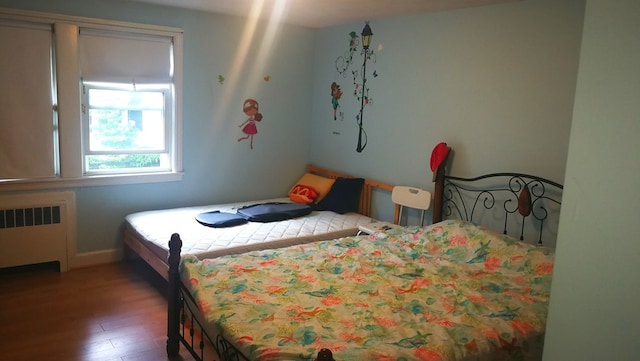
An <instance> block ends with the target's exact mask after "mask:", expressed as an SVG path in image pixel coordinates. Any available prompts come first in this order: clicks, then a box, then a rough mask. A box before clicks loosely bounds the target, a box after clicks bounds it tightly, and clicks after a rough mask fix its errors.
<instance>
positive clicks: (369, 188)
mask: <svg viewBox="0 0 640 361" xmlns="http://www.w3.org/2000/svg"><path fill="white" fill-rule="evenodd" d="M306 172H307V173H312V174H316V175H319V176H322V177H325V178H330V179H337V178H338V177H343V178H354V176H352V175H349V174H346V173H342V172H338V171H334V170H330V169H326V168H321V167H317V166H314V165H311V164H309V165H307V167H306ZM375 189H382V190H385V191H389V192H391V191H392V190H393V186H392V185H390V184H386V183H381V182H376V181H372V180H369V179H365V181H364V185H363V189H362V193H361V195H360V206H359V213H361V214H363V215H365V216H370V215H371V202H372V199H371V198H372V194H373V192H374V190H375ZM394 217H395V220H396V223H397V219H398V217H399V207H396V208H395V215H394ZM123 241H124V254H125V257H126V258H136V257H139V258H141V259H142V260H144V261H145V262H146V263H147V264H148V265H149V266H151V268H153V269H154V270H155V271H156V272H157V273H158V274H160V275H161V276H162V277H163V278H165V279H167V277H168V273H167V272H168V270H169V265H168V263H167V258H166V257H164V258H161V257H158V256H157V255H156V254H155V253H154V252H152V251H151V250H150V249H149V248H148V247H147V246H146V245H145V243H144V242H143V240H142V239H141V238H140V236H139V235H138V234H137V233H136V232H135V231H134V230H133V229H131V228H130V227H129V226H128V225H125V226H124V230H123ZM168 256H169V254H168V252H167V257H168Z"/></svg>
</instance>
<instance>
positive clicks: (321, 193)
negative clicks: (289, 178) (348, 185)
mask: <svg viewBox="0 0 640 361" xmlns="http://www.w3.org/2000/svg"><path fill="white" fill-rule="evenodd" d="M335 181H336V180H335V179H331V178H325V177H321V176H319V175H315V174H311V173H305V174H304V175H303V176H302V178H300V179H299V180H298V181H297V182H296V183H295V185H294V186H293V187H291V189H290V190H289V199H291V200H292V201H294V202H296V201H295V200H294V198H297V196H296V195H294V196H293V198H292V197H291V194H292V192H293V190H294V189H295V188H296V186H307V187H310V188H312V189H313V190H314V191H315V192H316V193H317V197H316V198H315V203H318V202H320V201H321V200H322V198H324V197H325V196H326V195H327V193H329V191H330V190H331V187H332V186H333V183H334V182H335Z"/></svg>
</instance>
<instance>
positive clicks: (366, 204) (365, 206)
mask: <svg viewBox="0 0 640 361" xmlns="http://www.w3.org/2000/svg"><path fill="white" fill-rule="evenodd" d="M307 173H313V174H316V175H320V176H323V177H326V178H331V179H336V178H338V177H342V178H355V177H354V176H353V175H350V174H346V173H341V172H337V171H334V170H330V169H326V168H321V167H317V166H315V165H312V164H309V165H307ZM376 188H378V189H383V190H386V191H389V192H391V191H392V190H393V185H391V184H387V183H382V182H377V181H374V180H371V179H366V178H365V180H364V186H363V187H362V193H361V195H360V207H359V213H361V214H364V215H365V216H369V217H370V216H371V194H372V192H373V190H374V189H376ZM398 211H399V209H396V212H398Z"/></svg>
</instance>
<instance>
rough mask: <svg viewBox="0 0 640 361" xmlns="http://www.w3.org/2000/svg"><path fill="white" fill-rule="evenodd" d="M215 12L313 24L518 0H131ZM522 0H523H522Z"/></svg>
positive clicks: (329, 24)
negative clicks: (256, 15) (277, 16)
mask: <svg viewBox="0 0 640 361" xmlns="http://www.w3.org/2000/svg"><path fill="white" fill-rule="evenodd" d="M127 1H136V2H145V3H152V4H158V5H166V6H173V7H178V8H186V9H193V10H201V11H207V12H214V13H223V14H231V15H240V16H249V15H250V14H251V13H252V12H253V13H255V14H258V15H259V16H261V17H270V16H272V14H274V15H275V14H281V15H279V16H280V17H281V18H282V21H283V22H285V23H289V24H295V25H302V26H306V27H311V28H322V27H327V26H333V25H339V24H347V23H353V22H358V21H365V20H373V19H377V18H382V17H388V16H396V15H406V14H412V13H421V12H433V11H445V10H454V9H462V8H467V7H474V6H483V5H492V4H500V3H506V2H513V1H518V0H127ZM520 1H521V0H520Z"/></svg>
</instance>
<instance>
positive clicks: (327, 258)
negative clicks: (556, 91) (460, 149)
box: [126, 162, 562, 360]
mask: <svg viewBox="0 0 640 361" xmlns="http://www.w3.org/2000/svg"><path fill="white" fill-rule="evenodd" d="M445 166H446V162H443V164H442V165H441V166H440V167H439V168H438V169H437V171H436V178H435V180H436V182H435V190H434V203H433V204H434V208H433V214H434V224H432V225H430V226H426V227H399V226H398V227H393V228H391V229H389V230H387V231H385V232H379V233H376V234H375V235H367V234H361V235H357V233H358V226H357V225H358V222H371V220H372V219H371V218H370V217H369V216H368V215H369V213H368V209H369V207H370V203H369V202H370V194H371V189H374V188H381V189H384V190H386V191H390V190H391V189H392V186H390V185H387V184H381V183H377V182H372V181H366V180H365V182H364V184H365V187H364V188H365V190H364V191H363V193H362V198H361V201H360V211H359V212H358V213H345V214H344V215H347V217H356V218H358V220H356V221H355V222H354V223H350V224H351V225H350V226H345V227H343V228H341V229H340V231H336V232H345V233H347V234H340V235H336V233H334V232H317V233H316V234H315V235H313V237H312V238H314V239H311V238H308V235H305V236H304V237H300V238H296V237H295V236H294V237H288V240H285V239H286V237H285V238H278V239H274V240H266V241H260V242H256V243H252V242H249V244H250V245H249V246H247V244H246V243H244V244H242V246H241V247H240V248H237V247H231V248H229V247H219V249H217V250H214V251H213V252H214V253H208V254H204V255H203V254H202V253H199V254H198V253H194V252H191V250H193V247H191V246H187V247H190V248H187V249H188V250H189V251H188V252H186V253H184V252H183V253H182V254H181V248H182V249H184V248H185V245H189V244H190V243H191V242H192V241H191V240H190V239H191V236H190V233H181V232H179V231H177V232H176V231H175V230H176V229H177V228H176V226H175V225H174V227H171V225H169V226H167V227H165V226H163V227H161V228H166V229H165V230H164V232H167V231H169V230H170V228H173V229H174V232H173V234H171V235H170V236H168V235H166V234H158V235H157V236H156V237H164V242H165V244H166V241H167V240H168V239H171V240H170V242H169V253H170V255H169V258H168V265H167V263H162V266H161V267H158V268H156V269H157V270H158V271H159V272H164V274H165V275H168V282H169V306H168V341H167V352H168V354H169V355H170V356H172V355H176V354H177V353H178V350H179V347H180V345H183V346H184V347H186V348H187V349H188V350H189V351H190V352H191V354H192V355H193V356H194V357H195V358H196V359H200V360H333V359H335V360H539V359H540V358H541V354H542V346H543V340H544V329H545V320H546V314H547V305H548V298H549V290H550V283H551V277H552V270H553V251H552V248H550V247H547V246H545V244H547V242H552V241H553V239H552V238H553V235H554V233H555V231H554V230H551V231H549V230H548V229H549V228H554V226H555V223H556V222H555V217H556V216H557V211H558V209H559V204H560V196H561V190H562V186H561V185H559V184H557V183H554V182H550V181H547V180H545V179H543V178H539V177H531V176H527V175H524V174H515V173H502V174H494V175H490V176H489V175H487V176H483V177H481V179H480V180H481V182H480V183H481V185H480V186H477V184H478V179H476V178H473V179H463V178H457V177H450V176H448V175H446V174H445ZM311 169H313V167H310V170H311ZM323 171H324V172H327V171H326V170H323ZM329 173H331V172H329ZM334 176H335V177H341V176H342V175H336V174H334ZM496 180H497V182H495V181H496ZM489 184H490V185H489ZM367 187H368V188H367ZM367 198H369V199H367ZM193 211H194V212H196V211H201V209H196V210H193ZM329 212H330V211H329ZM314 213H316V212H312V214H310V215H309V216H305V217H301V218H303V219H304V218H306V217H314V216H317V215H315V214H314ZM334 213H335V212H334ZM344 215H341V216H344ZM189 217H193V213H191V215H190V216H189ZM360 217H364V218H360ZM450 217H453V218H456V219H449V220H442V219H443V218H450ZM133 218H135V217H133ZM133 218H129V217H128V219H127V221H128V222H130V223H131V224H129V225H128V226H127V231H126V232H127V234H128V236H127V237H129V238H130V239H129V240H128V241H127V244H128V245H129V246H130V247H131V248H132V249H134V247H135V246H134V245H133V244H134V240H133V238H136V239H137V238H140V237H139V236H140V234H142V233H143V231H140V230H137V231H134V225H135V224H136V222H134V219H133ZM497 218H500V219H501V221H499V222H497V224H499V225H500V227H499V228H498V229H500V232H499V233H496V232H494V231H492V230H490V229H489V228H486V227H484V226H481V225H477V224H476V223H478V222H477V220H478V219H482V220H487V219H488V220H491V221H494V220H495V219H497ZM396 219H397V214H396ZM503 219H506V221H502V220H503ZM300 221H301V220H298V222H300ZM285 222H287V221H285ZM289 222H290V221H289ZM303 222H304V221H303ZM274 223H278V222H274ZM529 223H532V224H533V226H530V225H529ZM266 224H268V223H266ZM200 227H203V226H200ZM239 227H243V226H239ZM232 228H235V227H232ZM493 228H496V227H493ZM512 229H514V230H515V232H512ZM531 230H533V231H534V233H535V235H533V236H532V237H531V238H530V239H529V238H528V233H529V232H530V231H531ZM506 233H514V234H515V237H512V236H510V235H507V234H506ZM525 238H526V239H525ZM194 239H197V237H196V238H194ZM261 239H264V238H262V237H261ZM520 239H525V240H527V241H529V242H530V243H526V242H524V241H522V240H520ZM137 244H138V245H142V243H140V242H138V243H137ZM134 250H135V249H134ZM207 251H209V250H207ZM163 252H166V247H165V250H164V251H160V252H156V253H153V254H154V255H158V256H160V254H162V253H163ZM164 254H165V257H166V253H164ZM157 258H159V259H160V258H161V257H157ZM167 266H168V267H169V268H168V270H169V271H168V273H167V268H166V267H167ZM154 268H155V267H154ZM207 345H208V346H207ZM211 346H212V347H211ZM211 350H213V351H214V352H213V354H207V352H208V351H211Z"/></svg>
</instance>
